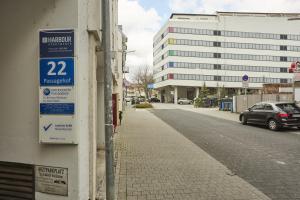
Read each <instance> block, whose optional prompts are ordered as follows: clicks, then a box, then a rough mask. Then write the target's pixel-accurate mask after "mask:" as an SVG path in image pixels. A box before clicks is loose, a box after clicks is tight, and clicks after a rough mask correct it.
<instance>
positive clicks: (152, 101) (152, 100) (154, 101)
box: [149, 97, 160, 103]
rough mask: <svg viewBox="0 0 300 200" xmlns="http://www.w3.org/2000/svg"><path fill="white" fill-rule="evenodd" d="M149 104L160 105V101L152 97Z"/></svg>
mask: <svg viewBox="0 0 300 200" xmlns="http://www.w3.org/2000/svg"><path fill="white" fill-rule="evenodd" d="M149 102H150V103H159V102H160V100H159V99H158V98H157V97H151V98H150V99H149Z"/></svg>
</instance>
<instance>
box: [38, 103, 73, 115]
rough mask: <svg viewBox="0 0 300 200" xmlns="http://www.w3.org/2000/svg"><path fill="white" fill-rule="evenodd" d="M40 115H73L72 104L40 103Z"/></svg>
mask: <svg viewBox="0 0 300 200" xmlns="http://www.w3.org/2000/svg"><path fill="white" fill-rule="evenodd" d="M40 114H41V115H73V114H74V103H41V104H40Z"/></svg>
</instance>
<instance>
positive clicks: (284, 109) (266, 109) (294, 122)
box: [240, 102, 300, 131]
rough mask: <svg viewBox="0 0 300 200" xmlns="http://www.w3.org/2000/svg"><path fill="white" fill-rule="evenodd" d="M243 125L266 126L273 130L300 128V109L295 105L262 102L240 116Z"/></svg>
mask: <svg viewBox="0 0 300 200" xmlns="http://www.w3.org/2000/svg"><path fill="white" fill-rule="evenodd" d="M240 121H241V123H242V124H244V125H245V124H247V123H253V124H262V125H266V126H267V127H268V128H269V129H271V130H274V131H275V130H279V129H280V128H282V127H298V128H300V108H299V107H298V106H297V105H296V104H295V103H284V102H275V103H270V102H261V103H257V104H255V105H254V106H252V107H251V108H249V109H248V110H246V111H245V112H242V113H241V114H240Z"/></svg>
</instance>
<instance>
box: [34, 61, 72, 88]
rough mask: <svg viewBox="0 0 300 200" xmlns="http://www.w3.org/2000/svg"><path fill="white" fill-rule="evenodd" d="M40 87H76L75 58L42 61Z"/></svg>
mask: <svg viewBox="0 0 300 200" xmlns="http://www.w3.org/2000/svg"><path fill="white" fill-rule="evenodd" d="M40 86H74V58H49V59H48V58H46V59H40Z"/></svg>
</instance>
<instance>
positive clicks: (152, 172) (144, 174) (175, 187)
mask: <svg viewBox="0 0 300 200" xmlns="http://www.w3.org/2000/svg"><path fill="white" fill-rule="evenodd" d="M115 154H116V158H117V167H116V197H117V200H143V199H147V200H148V199H153V200H159V199H165V200H168V199H180V200H185V199H187V200H193V199H195V200H267V199H269V198H268V197H267V196H266V195H264V194H263V193H262V192H260V191H259V190H257V189H256V188H254V187H253V186H252V185H250V184H248V183H247V182H246V181H244V180H243V179H241V178H239V177H238V176H236V175H235V174H234V173H232V172H231V171H230V170H229V169H228V168H226V167H225V166H224V165H222V164H221V163H220V162H218V161H217V160H215V159H214V158H212V157H211V156H210V155H208V154H207V153H206V152H205V151H203V150H202V149H200V148H199V147H198V146H196V145H195V144H194V143H192V142H191V141H189V140H188V139H186V138H185V137H184V136H183V135H181V134H180V133H179V132H177V131H176V130H175V129H173V128H172V127H170V126H169V125H167V124H166V123H164V122H163V121H161V120H160V119H159V118H157V117H156V116H154V115H153V114H152V113H150V112H149V111H147V110H134V109H128V110H127V111H126V113H125V117H124V123H123V125H122V127H121V128H120V130H119V133H118V134H117V135H116V137H115Z"/></svg>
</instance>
